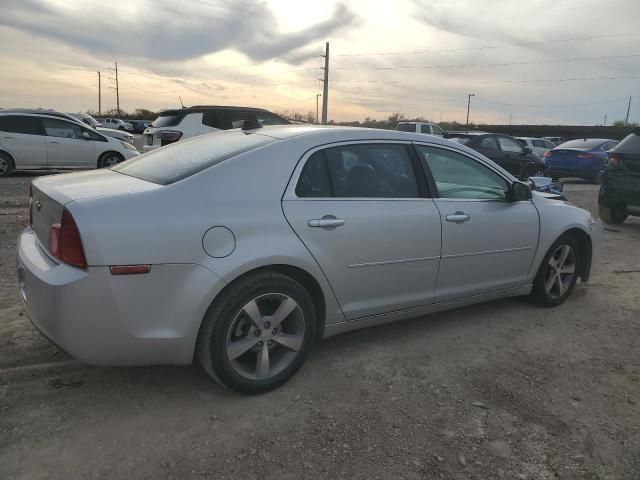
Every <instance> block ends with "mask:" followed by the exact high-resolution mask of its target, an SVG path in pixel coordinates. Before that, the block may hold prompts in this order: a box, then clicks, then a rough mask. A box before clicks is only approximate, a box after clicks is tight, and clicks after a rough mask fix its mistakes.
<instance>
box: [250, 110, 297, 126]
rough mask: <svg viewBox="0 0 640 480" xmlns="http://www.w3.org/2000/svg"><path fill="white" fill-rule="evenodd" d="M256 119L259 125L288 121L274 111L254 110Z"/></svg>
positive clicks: (280, 123) (282, 123)
mask: <svg viewBox="0 0 640 480" xmlns="http://www.w3.org/2000/svg"><path fill="white" fill-rule="evenodd" d="M256 119H257V120H258V123H260V125H288V124H289V122H288V121H287V120H285V119H284V118H282V117H279V116H278V115H276V114H275V113H271V112H256Z"/></svg>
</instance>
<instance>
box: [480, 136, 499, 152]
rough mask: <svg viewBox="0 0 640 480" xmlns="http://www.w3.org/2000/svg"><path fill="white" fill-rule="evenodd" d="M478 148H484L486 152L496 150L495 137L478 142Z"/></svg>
mask: <svg viewBox="0 0 640 480" xmlns="http://www.w3.org/2000/svg"><path fill="white" fill-rule="evenodd" d="M480 148H486V149H487V150H498V142H496V139H495V137H484V138H483V139H482V141H481V142H480Z"/></svg>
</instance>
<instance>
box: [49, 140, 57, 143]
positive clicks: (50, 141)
mask: <svg viewBox="0 0 640 480" xmlns="http://www.w3.org/2000/svg"><path fill="white" fill-rule="evenodd" d="M49 143H60V142H54V141H52V140H49Z"/></svg>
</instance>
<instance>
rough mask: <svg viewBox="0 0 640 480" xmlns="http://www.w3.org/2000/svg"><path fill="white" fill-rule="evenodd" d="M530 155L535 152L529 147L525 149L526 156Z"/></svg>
mask: <svg viewBox="0 0 640 480" xmlns="http://www.w3.org/2000/svg"><path fill="white" fill-rule="evenodd" d="M528 153H533V150H531V149H530V148H529V147H524V154H525V155H526V154H528Z"/></svg>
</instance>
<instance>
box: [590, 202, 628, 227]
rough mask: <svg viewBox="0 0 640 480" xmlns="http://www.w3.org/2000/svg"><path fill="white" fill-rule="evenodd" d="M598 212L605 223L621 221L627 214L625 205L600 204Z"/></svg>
mask: <svg viewBox="0 0 640 480" xmlns="http://www.w3.org/2000/svg"><path fill="white" fill-rule="evenodd" d="M598 214H599V216H600V218H601V219H602V220H604V221H605V222H607V223H614V224H615V223H622V222H624V221H625V220H626V219H627V217H628V216H629V214H628V213H627V209H626V208H625V207H603V206H601V207H600V209H599V211H598Z"/></svg>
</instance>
